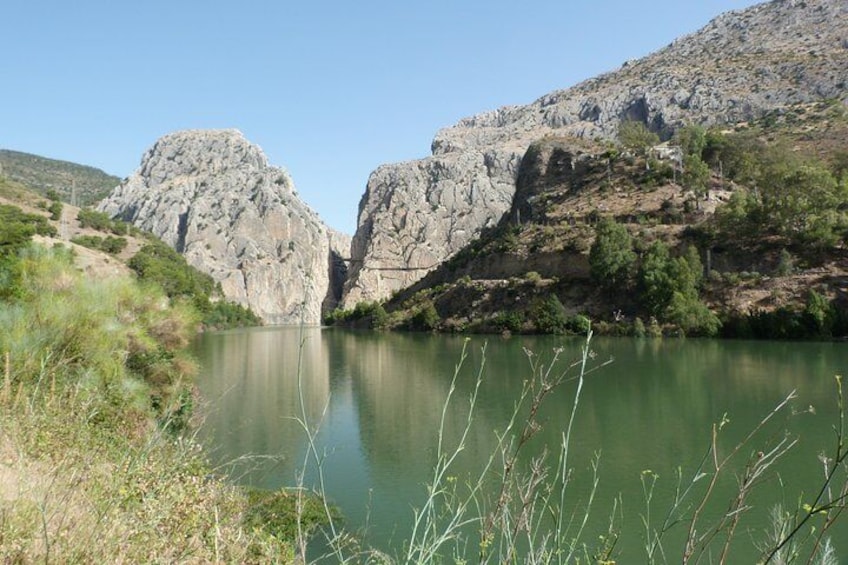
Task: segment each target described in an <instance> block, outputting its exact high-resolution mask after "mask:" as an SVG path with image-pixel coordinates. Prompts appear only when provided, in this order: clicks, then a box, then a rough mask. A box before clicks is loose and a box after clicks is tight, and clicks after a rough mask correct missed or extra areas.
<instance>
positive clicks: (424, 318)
mask: <svg viewBox="0 0 848 565" xmlns="http://www.w3.org/2000/svg"><path fill="white" fill-rule="evenodd" d="M440 320H441V318H440V317H439V312H438V311H437V310H436V306H435V305H434V304H433V301H432V300H429V299H428V300H425V301H424V302H423V304H421V305H420V306H419V307H418V310H417V311H416V312H415V314H414V315H413V316H412V319H411V323H412V328H413V329H416V330H425V331H430V330H434V329H436V328H437V327H438V325H439V321H440Z"/></svg>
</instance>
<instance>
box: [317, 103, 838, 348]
mask: <svg viewBox="0 0 848 565" xmlns="http://www.w3.org/2000/svg"><path fill="white" fill-rule="evenodd" d="M620 133H621V139H620V141H619V143H616V144H610V143H604V142H597V143H590V142H587V141H585V140H573V139H564V138H546V139H542V140H539V142H537V143H536V144H534V145H533V146H531V147H530V148H529V149H528V151H527V154H526V155H525V157H524V160H523V163H522V167H521V170H520V171H519V180H518V190H517V194H516V197H515V201H514V203H513V210H512V212H510V213H509V214H507V215H506V216H505V217H504V219H503V221H502V222H501V223H500V224H499V225H498V226H497V227H496V228H493V229H491V230H489V231H488V232H486V233H484V234H483V235H482V236H481V237H480V238H479V239H478V240H476V241H475V242H473V243H472V244H470V245H469V246H468V247H466V248H465V249H463V250H462V251H460V252H459V253H458V254H457V255H456V256H454V257H453V258H452V259H451V260H450V261H448V262H447V263H446V264H445V265H443V266H442V267H441V268H439V269H437V270H436V271H434V272H433V273H430V274H429V275H428V276H427V277H425V279H423V280H422V281H420V282H419V283H417V284H415V285H413V286H412V287H410V288H408V289H405V290H403V291H400V292H398V293H396V294H395V296H393V297H392V298H391V299H390V300H388V301H386V302H385V303H379V304H378V303H371V304H363V305H358V306H357V307H356V308H354V309H353V310H350V311H347V312H343V311H342V312H335V313H333V314H332V315H331V316H329V317H328V319H327V321H328V322H329V323H339V324H345V325H353V326H358V327H374V328H383V329H414V330H435V331H460V332H465V331H470V332H510V333H516V332H519V333H583V332H584V331H585V328H586V327H587V325H588V324H589V323H591V325H592V327H593V328H594V329H595V330H596V331H597V332H599V333H607V334H627V335H645V334H651V335H662V334H673V335H696V336H697V335H705V336H714V335H723V336H727V337H762V338H819V339H829V338H833V337H844V336H846V335H848V256H846V249H845V245H846V237H848V147H847V146H846V142H845V140H846V139H848V111H846V107H845V105H844V104H842V103H840V102H836V101H822V102H819V103H816V104H806V105H802V106H795V107H791V108H785V109H783V110H781V111H776V112H772V113H771V114H768V115H766V116H764V117H763V118H762V119H761V120H759V121H757V122H755V123H746V124H739V125H737V126H735V127H733V128H723V129H718V128H715V129H709V130H708V129H705V128H702V127H699V126H697V125H690V126H686V127H683V128H680V129H679V130H678V131H677V132H675V134H674V137H673V138H672V139H670V140H668V142H667V144H666V145H667V147H666V149H662V148H661V147H660V148H656V149H655V146H656V144H657V142H658V138H657V137H656V135H655V134H653V133H652V132H650V131H648V130H647V128H646V127H645V126H644V124H641V123H638V122H635V123H624V124H622V128H621V132H620Z"/></svg>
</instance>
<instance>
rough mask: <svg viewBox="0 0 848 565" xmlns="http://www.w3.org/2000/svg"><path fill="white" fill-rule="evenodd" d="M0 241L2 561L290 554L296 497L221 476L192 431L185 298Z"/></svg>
mask: <svg viewBox="0 0 848 565" xmlns="http://www.w3.org/2000/svg"><path fill="white" fill-rule="evenodd" d="M4 213H6V214H7V216H8V211H4ZM7 219H8V218H7ZM15 223H17V224H19V225H25V226H29V225H30V220H29V218H27V217H26V215H23V214H19V215H18V217H17V219H16V222H15ZM3 241H4V243H5V245H4V246H3V248H2V250H0V289H2V295H3V299H2V301H0V358H2V360H3V367H4V368H3V372H2V374H3V376H2V383H0V454H2V461H3V464H2V465H0V500H1V501H2V510H0V516H2V519H0V558H2V560H3V562H5V563H32V562H50V561H54V562H62V563H69V562H73V563H106V562H109V563H114V562H132V563H150V562H189V561H190V562H206V563H212V562H216V563H217V562H232V563H238V562H242V563H244V562H290V561H291V559H292V555H293V550H292V547H291V544H290V543H289V541H288V540H289V539H291V535H290V534H287V535H288V536H289V537H285V536H284V535H283V534H285V532H290V531H291V530H292V528H296V523H295V525H294V526H293V525H292V524H291V522H290V520H289V518H288V516H291V515H293V514H294V506H295V500H296V499H297V498H298V497H296V496H294V495H291V494H287V493H284V492H279V493H267V494H263V493H260V492H250V493H248V492H246V491H242V490H241V489H238V488H236V487H234V486H232V485H230V484H229V483H227V482H226V481H224V480H223V479H221V478H219V477H218V475H217V474H216V472H215V470H214V469H212V468H211V467H210V466H209V464H208V462H207V461H206V459H205V457H204V455H203V454H202V451H201V449H200V446H199V445H197V444H196V443H195V442H194V440H193V439H192V435H191V427H190V418H191V415H192V407H193V405H194V403H195V393H194V390H193V385H192V376H193V373H194V372H195V370H196V369H195V364H194V361H193V360H192V358H191V357H190V356H189V355H188V354H187V353H186V346H187V345H188V343H189V341H190V339H191V338H192V336H193V335H194V333H195V332H196V331H197V313H196V311H195V310H194V308H193V307H192V305H191V303H190V302H189V301H185V300H169V299H168V298H167V297H166V296H165V295H164V294H163V293H162V291H161V290H160V289H159V288H158V287H157V286H155V285H152V284H143V283H139V282H137V281H135V280H133V279H132V278H130V277H123V278H115V277H113V278H110V279H104V280H87V279H84V278H83V277H82V276H81V275H80V273H79V272H78V271H77V269H76V268H75V267H74V264H73V257H72V255H71V253H70V252H69V251H68V250H67V249H66V248H54V249H52V250H48V249H46V248H44V247H42V246H38V245H32V244H30V243H29V242H28V241H26V238H19V239H18V240H16V241H11V240H9V239H5V236H4V239H3ZM269 506H272V507H273V508H274V511H273V513H272V512H271V510H269ZM259 512H262V513H264V514H263V515H269V516H272V517H274V518H275V520H273V521H264V522H259V521H257V520H256V519H255V516H256V515H257V513H259ZM303 516H304V520H305V521H304V523H303V527H304V528H308V527H309V522H308V520H312V521H313V522H314V520H316V519H317V518H316V517H315V516H313V517H312V518H310V517H309V516H308V515H307V514H303Z"/></svg>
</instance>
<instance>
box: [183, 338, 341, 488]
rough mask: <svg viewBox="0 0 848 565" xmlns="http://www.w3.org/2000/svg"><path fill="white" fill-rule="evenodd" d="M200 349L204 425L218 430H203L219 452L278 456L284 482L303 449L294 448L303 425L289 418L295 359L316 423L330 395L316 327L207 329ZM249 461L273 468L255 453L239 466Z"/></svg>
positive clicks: (293, 410)
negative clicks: (206, 411)
mask: <svg viewBox="0 0 848 565" xmlns="http://www.w3.org/2000/svg"><path fill="white" fill-rule="evenodd" d="M301 343H302V346H301ZM198 347H200V348H202V350H200V351H198V355H199V356H200V358H201V359H202V360H203V366H202V369H201V370H202V371H204V373H205V374H204V375H203V376H202V378H201V379H200V382H201V384H202V393H203V397H204V399H205V400H206V402H207V404H208V409H209V410H210V411H213V412H214V413H213V414H210V415H209V416H208V418H207V420H208V422H207V424H209V425H214V427H215V428H217V429H209V425H207V426H206V429H205V430H204V432H205V435H207V436H209V437H214V438H215V441H216V442H217V443H218V444H219V445H217V446H216V447H217V448H218V450H219V452H220V454H221V456H222V457H224V458H227V457H231V456H233V454H243V453H247V454H253V455H257V456H260V457H262V456H271V457H276V458H281V461H280V464H281V465H282V466H283V469H284V472H285V476H284V477H283V480H284V481H286V482H289V481H290V480H291V479H292V478H293V477H294V472H295V470H296V469H297V468H299V467H300V466H301V464H302V450H293V449H292V446H298V445H302V443H303V440H304V434H303V430H302V429H301V427H300V426H299V425H298V423H297V422H295V421H294V419H293V418H294V417H296V416H299V415H300V413H301V409H300V404H299V402H300V401H299V395H298V359H299V357H300V358H301V365H302V367H303V370H302V375H303V379H302V390H303V398H304V401H305V405H306V411H307V416H308V418H309V420H310V421H312V422H317V421H318V419H319V418H320V417H321V413H322V411H323V409H324V406H325V405H326V402H327V399H328V396H329V388H330V384H329V382H330V381H329V368H328V358H327V356H326V354H325V352H324V351H323V350H322V347H321V335H320V330H319V329H317V328H307V329H304V330H303V333H302V334H301V331H300V330H298V329H296V328H286V329H280V328H264V329H263V328H256V329H250V330H238V331H233V332H221V333H212V334H207V335H204V336H203V339H202V340H200V345H199V346H198ZM222 442H223V445H221V443H222ZM215 455H216V454H215V452H214V451H213V457H214V456H215ZM254 464H256V465H258V466H259V467H260V468H264V469H267V468H269V467H272V466H273V465H269V463H268V462H267V461H261V460H259V459H257V460H256V461H253V462H245V463H244V465H245V466H242V465H240V466H239V468H240V469H242V468H243V469H247V468H250V467H251V466H253V465H254ZM276 474H279V472H277V473H276Z"/></svg>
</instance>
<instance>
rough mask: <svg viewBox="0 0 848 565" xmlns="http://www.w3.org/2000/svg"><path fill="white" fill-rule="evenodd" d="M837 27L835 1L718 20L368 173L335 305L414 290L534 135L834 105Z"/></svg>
mask: <svg viewBox="0 0 848 565" xmlns="http://www.w3.org/2000/svg"><path fill="white" fill-rule="evenodd" d="M846 21H848V3H846V2H845V0H805V1H800V0H774V1H772V2H769V3H766V4H762V5H758V6H754V7H752V8H749V9H747V10H744V11H738V12H729V13H727V14H724V15H722V16H720V17H718V18H716V19H715V20H713V21H712V22H711V23H710V24H709V25H707V26H706V27H704V28H703V29H702V30H700V31H698V32H697V33H694V34H692V35H689V36H686V37H683V38H681V39H678V40H676V41H674V42H673V43H672V44H670V45H669V46H667V47H665V48H664V49H662V50H660V51H658V52H656V53H654V54H652V55H650V56H648V57H645V58H643V59H640V60H638V61H628V62H627V63H625V64H624V65H623V66H622V67H621V68H619V69H618V70H616V71H613V72H610V73H607V74H604V75H601V76H599V77H597V78H593V79H590V80H587V81H585V82H583V83H581V84H578V85H576V86H574V87H572V88H569V89H566V90H560V91H557V92H553V93H550V94H547V95H545V96H543V97H541V98H539V99H538V100H536V101H535V102H533V103H532V104H529V105H527V106H515V107H506V108H501V109H498V110H495V111H492V112H487V113H484V114H480V115H477V116H473V117H470V118H466V119H464V120H462V121H460V122H459V123H458V124H457V125H455V126H453V127H450V128H447V129H444V130H442V131H440V132H439V133H438V134H437V135H436V137H435V139H434V141H433V144H432V153H433V154H432V156H430V157H428V158H426V159H423V160H418V161H413V162H409V163H401V164H395V165H389V166H383V167H380V168H379V169H377V170H376V171H375V172H374V173H373V174H372V175H371V178H370V180H369V181H368V185H367V187H366V192H365V195H364V196H363V198H362V201H361V203H360V207H359V218H358V225H357V231H356V234H355V235H354V237H353V244H352V248H351V257H352V259H353V262H352V263H351V272H350V277H349V279H348V282H347V283H346V286H345V295H344V297H343V302H344V304H345V306H348V307H350V306H352V305H353V304H355V303H356V302H357V301H359V300H363V299H375V298H383V297H386V296H388V295H390V294H391V292H392V291H394V290H396V289H399V288H402V287H404V286H406V285H408V284H411V283H413V282H415V281H416V280H418V279H420V278H421V277H423V276H424V275H425V274H426V273H427V272H428V271H429V270H430V269H431V268H433V267H435V266H436V265H438V264H439V263H440V262H442V261H444V260H445V259H447V258H448V257H450V256H451V255H452V254H454V253H456V252H457V251H458V250H459V249H460V248H461V247H462V246H463V245H464V244H466V243H468V242H469V241H470V240H471V239H473V238H474V237H475V236H476V235H477V234H479V232H480V231H481V229H482V228H484V227H485V226H487V225H491V224H493V223H496V222H497V221H498V220H499V218H500V217H501V216H502V215H503V214H504V213H505V212H506V211H507V210H508V208H509V206H510V201H511V198H512V195H513V192H514V185H515V178H516V175H517V172H518V164H519V163H520V161H521V156H522V155H523V154H524V152H525V150H526V149H527V147H528V146H529V145H530V144H531V143H532V142H533V141H534V140H537V139H540V138H542V137H545V136H546V135H551V134H555V135H557V136H563V135H571V136H576V137H582V138H587V139H592V138H595V137H599V138H612V137H614V136H615V135H616V132H617V130H618V125H619V123H620V122H621V121H622V120H628V119H631V120H639V121H642V122H644V123H645V124H647V125H648V126H649V127H650V128H651V129H652V130H654V131H656V132H658V133H660V134H661V135H662V136H663V137H667V136H668V135H670V134H671V132H672V131H673V130H674V129H675V128H676V127H678V126H680V125H681V124H684V123H687V122H696V123H700V124H703V125H709V124H715V123H735V122H741V121H745V120H749V119H752V118H756V117H759V116H761V115H762V114H763V113H765V112H766V111H769V110H772V109H775V108H779V107H782V106H785V105H789V104H795V103H801V102H809V101H814V100H820V99H822V98H842V99H844V98H845V96H846V77H848V31H846V29H847V28H846V26H845V22H846Z"/></svg>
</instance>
